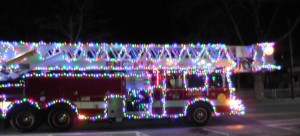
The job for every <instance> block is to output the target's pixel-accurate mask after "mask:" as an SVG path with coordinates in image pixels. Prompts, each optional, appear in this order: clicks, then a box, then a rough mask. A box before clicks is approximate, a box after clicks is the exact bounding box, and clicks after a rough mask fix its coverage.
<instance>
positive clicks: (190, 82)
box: [186, 75, 205, 88]
mask: <svg viewBox="0 0 300 136" xmlns="http://www.w3.org/2000/svg"><path fill="white" fill-rule="evenodd" d="M186 79H187V82H186V83H187V87H188V88H195V87H204V85H205V82H204V81H205V76H199V75H187V76H186Z"/></svg>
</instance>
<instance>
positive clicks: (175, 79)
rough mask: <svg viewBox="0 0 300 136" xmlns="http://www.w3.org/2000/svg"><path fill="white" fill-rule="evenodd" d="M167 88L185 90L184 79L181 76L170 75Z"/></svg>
mask: <svg viewBox="0 0 300 136" xmlns="http://www.w3.org/2000/svg"><path fill="white" fill-rule="evenodd" d="M167 88H177V89H178V88H183V78H182V76H181V75H180V74H170V75H168V76H167Z"/></svg>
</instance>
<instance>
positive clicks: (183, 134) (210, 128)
mask: <svg viewBox="0 0 300 136" xmlns="http://www.w3.org/2000/svg"><path fill="white" fill-rule="evenodd" d="M246 103H247V102H246ZM246 107H247V114H246V115H245V116H241V117H235V116H222V117H213V118H211V120H210V122H209V123H208V124H207V126H204V127H191V126H189V125H188V124H187V123H186V122H185V121H183V120H143V121H125V122H123V123H120V124H108V123H104V122H102V123H79V124H77V125H76V126H75V128H74V129H72V130H71V131H69V132H64V133H55V132H51V130H50V129H49V128H48V126H47V125H43V126H41V127H40V128H39V129H38V130H37V131H35V132H32V133H25V134H24V133H19V132H15V131H14V130H13V129H12V128H9V129H3V128H1V129H0V135H28V136H29V135H36V136H37V135H43V136H50V135H53V136H61V135H65V136H86V135H88V136H163V135H166V136H168V135H172V136H224V135H225V136H229V135H230V136H232V135H233V136H252V135H255V136H282V135H288V136H290V135H291V136H299V135H300V116H299V115H300V100H299V99H298V100H285V101H282V100H269V101H265V102H248V103H247V104H246Z"/></svg>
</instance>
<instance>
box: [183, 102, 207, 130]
mask: <svg viewBox="0 0 300 136" xmlns="http://www.w3.org/2000/svg"><path fill="white" fill-rule="evenodd" d="M210 117H211V111H210V110H209V108H208V106H206V105H200V104H197V105H193V106H192V107H191V108H190V110H189V114H188V119H189V121H190V122H191V123H192V124H193V125H196V126H204V125H206V124H207V122H208V121H209V119H210Z"/></svg>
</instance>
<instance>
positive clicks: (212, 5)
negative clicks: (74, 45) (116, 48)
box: [0, 0, 300, 57]
mask: <svg viewBox="0 0 300 136" xmlns="http://www.w3.org/2000/svg"><path fill="white" fill-rule="evenodd" d="M83 5H84V6H83ZM226 6H227V7H228V9H229V10H227V9H226ZM79 7H83V8H79ZM299 7H300V2H298V0H282V1H281V0H260V1H255V0H252V1H250V0H236V1H231V0H230V1H229V0H225V2H224V1H222V0H201V1H200V0H169V1H166V0H139V1H128V0H123V1H118V0H109V1H108V0H107V1H101V0H85V1H83V0H7V1H1V8H0V16H1V18H0V39H1V40H5V41H20V40H23V41H41V40H42V41H46V42H65V41H66V42H70V41H71V42H77V41H81V42H90V41H93V42H119V43H190V42H201V43H217V42H221V43H225V44H229V45H241V41H240V40H239V38H238V35H237V31H236V28H238V29H239V32H240V35H241V39H242V41H243V43H244V44H245V45H249V44H252V43H257V42H261V41H275V42H276V44H277V47H276V48H277V51H276V53H277V56H280V57H281V56H284V57H285V56H287V55H288V37H287V38H284V39H281V37H282V36H283V35H284V34H286V33H287V31H288V30H289V27H288V18H290V20H291V21H290V22H291V26H292V25H293V24H294V23H295V22H296V20H297V18H299V17H300V8H299ZM80 13H82V14H80ZM230 14H231V15H232V17H233V19H234V21H235V23H236V26H235V25H234V23H233V21H232V18H230ZM255 14H256V15H258V16H257V18H255V17H256V16H255ZM80 15H82V16H80ZM273 15H275V17H274V18H273V20H274V21H273V23H272V24H271V23H270V22H271V20H272V17H273ZM80 18H81V19H80ZM70 20H72V21H70ZM80 20H81V21H82V23H81V26H80V25H79V24H80ZM70 22H71V23H70ZM270 24H271V27H270ZM79 27H80V28H81V29H80V33H79V35H77V32H78V30H79ZM299 35H300V24H299V25H297V26H296V27H295V29H294V31H293V32H292V36H293V45H294V50H295V51H297V50H299V49H300V48H299V47H298V46H299V44H300V40H299V39H300V38H299ZM70 37H72V38H70ZM76 39H77V40H76ZM280 39H281V40H280ZM294 54H295V55H296V56H297V55H298V54H297V52H295V53H294Z"/></svg>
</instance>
